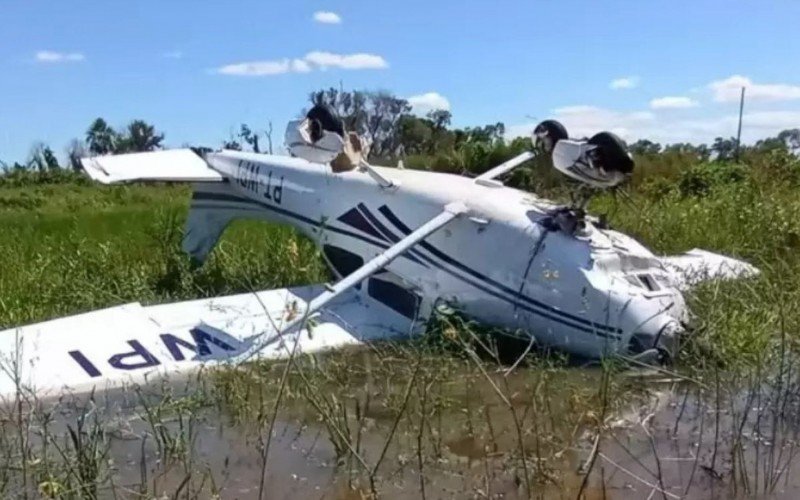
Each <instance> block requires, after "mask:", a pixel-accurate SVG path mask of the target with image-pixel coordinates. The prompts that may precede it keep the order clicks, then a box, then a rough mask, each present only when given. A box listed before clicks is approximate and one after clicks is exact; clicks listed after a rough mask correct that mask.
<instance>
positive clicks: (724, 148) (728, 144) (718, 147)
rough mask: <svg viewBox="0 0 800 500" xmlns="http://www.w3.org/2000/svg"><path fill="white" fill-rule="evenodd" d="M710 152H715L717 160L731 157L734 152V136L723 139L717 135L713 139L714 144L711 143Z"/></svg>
mask: <svg viewBox="0 0 800 500" xmlns="http://www.w3.org/2000/svg"><path fill="white" fill-rule="evenodd" d="M711 152H712V153H716V154H717V157H716V160H717V161H727V160H731V159H733V155H734V153H735V152H736V138H735V137H731V138H729V139H723V138H722V137H717V138H716V139H714V144H712V145H711Z"/></svg>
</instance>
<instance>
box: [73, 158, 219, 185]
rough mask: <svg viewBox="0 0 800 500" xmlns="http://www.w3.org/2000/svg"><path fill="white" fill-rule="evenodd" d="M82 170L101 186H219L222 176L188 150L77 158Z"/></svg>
mask: <svg viewBox="0 0 800 500" xmlns="http://www.w3.org/2000/svg"><path fill="white" fill-rule="evenodd" d="M81 164H82V165H83V169H84V170H85V171H86V173H87V174H89V177H91V178H92V179H94V180H96V181H98V182H101V183H103V184H116V183H125V182H134V181H163V182H170V181H171V182H219V181H221V180H222V176H221V175H220V174H219V172H217V171H216V170H214V169H212V168H211V167H209V166H208V164H207V163H206V161H205V160H204V159H203V158H202V157H200V156H199V155H198V154H196V153H195V152H194V151H192V150H191V149H168V150H164V151H152V152H148V153H130V154H124V155H113V156H95V157H91V158H81Z"/></svg>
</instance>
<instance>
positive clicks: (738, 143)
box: [734, 87, 744, 162]
mask: <svg viewBox="0 0 800 500" xmlns="http://www.w3.org/2000/svg"><path fill="white" fill-rule="evenodd" d="M743 111H744V87H742V96H741V97H740V98H739V130H738V131H737V132H736V154H735V155H734V158H735V159H736V161H737V162H738V161H739V149H740V147H741V145H742V112H743Z"/></svg>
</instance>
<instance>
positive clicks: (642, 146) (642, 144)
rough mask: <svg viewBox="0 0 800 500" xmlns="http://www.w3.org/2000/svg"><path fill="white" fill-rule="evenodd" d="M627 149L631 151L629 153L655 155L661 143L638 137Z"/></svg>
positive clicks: (659, 149) (658, 151) (659, 150)
mask: <svg viewBox="0 0 800 500" xmlns="http://www.w3.org/2000/svg"><path fill="white" fill-rule="evenodd" d="M628 150H629V151H630V152H631V154H634V155H638V156H643V155H657V154H658V153H660V152H661V144H659V143H657V142H653V141H649V140H647V139H639V140H638V141H636V142H634V143H633V144H631V145H630V146H628Z"/></svg>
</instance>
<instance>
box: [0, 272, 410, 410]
mask: <svg viewBox="0 0 800 500" xmlns="http://www.w3.org/2000/svg"><path fill="white" fill-rule="evenodd" d="M324 291H325V288H324V286H321V285H312V286H306V287H299V288H290V289H279V290H269V291H263V292H256V293H247V294H241V295H231V296H227V297H218V298H213V299H201V300H193V301H189V302H178V303H173V304H163V305H156V306H149V307H144V306H142V305H141V304H139V303H132V304H125V305H120V306H116V307H111V308H108V309H103V310H100V311H94V312H89V313H85V314H79V315H76V316H70V317H66V318H61V319H56V320H53V321H47V322H44V323H39V324H34V325H30V326H25V327H21V328H17V329H12V330H6V331H4V332H0V402H2V401H3V399H5V398H13V397H14V396H15V394H16V393H17V391H18V390H21V391H22V394H24V395H28V394H35V395H36V396H37V397H48V396H59V395H61V394H67V393H80V392H88V391H90V390H92V389H93V388H94V389H98V390H102V389H109V388H113V387H118V386H121V385H124V384H129V383H144V382H147V381H148V380H152V379H153V378H158V377H163V376H167V375H170V374H180V373H186V372H191V371H194V370H197V369H198V368H199V367H200V366H201V365H203V364H209V363H212V364H213V363H215V362H216V363H220V362H225V361H227V360H230V359H234V358H235V357H237V356H239V355H241V354H242V353H244V352H247V351H248V349H250V348H251V347H252V346H253V343H254V341H255V340H256V339H258V338H261V337H262V336H263V335H264V333H265V332H272V333H277V332H279V331H281V329H282V328H283V326H284V325H286V324H288V323H290V322H291V321H292V320H293V318H294V317H296V315H297V311H298V310H302V309H303V308H304V307H305V304H307V302H308V301H309V300H310V299H311V298H312V297H314V296H318V295H319V294H320V293H324ZM348 292H349V293H344V294H341V295H340V296H339V297H338V299H337V300H336V301H334V302H331V303H330V304H329V305H328V307H326V308H325V309H324V310H321V311H320V314H319V316H318V317H315V318H314V323H313V326H312V327H310V328H307V327H304V328H302V329H300V330H298V329H295V330H294V331H293V332H291V333H289V334H287V335H285V336H284V337H283V338H282V339H281V340H282V342H273V343H272V344H270V345H269V346H265V347H264V348H262V349H260V350H259V351H258V354H257V355H258V357H259V358H261V359H274V358H280V357H286V355H287V352H288V350H287V349H286V344H288V345H289V347H290V348H291V347H293V345H294V342H295V339H297V342H298V349H299V350H300V351H301V352H305V353H309V352H316V351H320V350H325V349H331V348H336V347H342V346H346V345H358V344H361V343H363V342H366V341H369V340H378V339H386V338H392V337H398V336H406V335H408V334H409V333H410V329H411V327H412V321H411V319H409V318H407V317H405V316H402V315H401V314H399V313H397V312H395V311H394V310H392V309H390V308H389V307H387V306H385V305H383V304H382V303H380V302H378V301H376V300H374V299H371V298H370V297H369V296H367V295H366V294H358V293H356V292H355V291H353V290H350V291H348Z"/></svg>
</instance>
